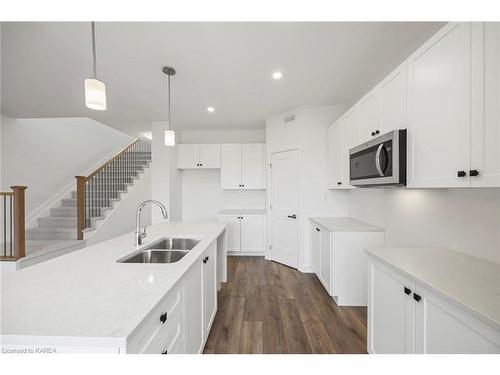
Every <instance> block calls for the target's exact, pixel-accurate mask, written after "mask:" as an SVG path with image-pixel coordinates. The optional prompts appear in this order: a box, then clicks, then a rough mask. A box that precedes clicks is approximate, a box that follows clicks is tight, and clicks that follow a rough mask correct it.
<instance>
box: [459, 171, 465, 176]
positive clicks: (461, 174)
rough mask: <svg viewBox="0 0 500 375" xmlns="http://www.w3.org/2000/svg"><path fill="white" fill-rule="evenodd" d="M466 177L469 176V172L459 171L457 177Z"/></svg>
mask: <svg viewBox="0 0 500 375" xmlns="http://www.w3.org/2000/svg"><path fill="white" fill-rule="evenodd" d="M465 176H467V172H465V171H458V172H457V177H465Z"/></svg>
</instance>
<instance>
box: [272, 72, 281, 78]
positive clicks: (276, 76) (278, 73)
mask: <svg viewBox="0 0 500 375" xmlns="http://www.w3.org/2000/svg"><path fill="white" fill-rule="evenodd" d="M281 77H283V73H281V72H274V73H273V79H281Z"/></svg>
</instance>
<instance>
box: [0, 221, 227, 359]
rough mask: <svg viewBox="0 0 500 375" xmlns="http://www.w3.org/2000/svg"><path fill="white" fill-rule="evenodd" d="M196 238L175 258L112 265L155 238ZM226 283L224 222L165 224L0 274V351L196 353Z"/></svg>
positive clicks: (205, 336) (203, 339)
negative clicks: (137, 242) (138, 237)
mask: <svg viewBox="0 0 500 375" xmlns="http://www.w3.org/2000/svg"><path fill="white" fill-rule="evenodd" d="M165 236H167V237H174V238H193V239H197V240H199V241H200V242H199V243H198V244H197V245H196V246H195V247H193V248H192V249H191V250H190V251H189V252H188V253H187V254H186V255H185V256H184V257H183V258H182V259H180V260H179V261H177V262H175V263H170V264H160V263H156V264H153V263H144V264H143V263H118V262H117V260H119V259H121V258H123V257H125V256H127V255H129V254H131V253H133V252H134V251H137V250H138V249H141V248H145V247H147V246H148V245H149V244H151V243H153V242H154V241H157V240H159V239H161V238H162V237H165ZM225 281H226V241H225V224H224V223H219V222H170V223H161V224H157V225H153V226H151V227H149V228H148V237H146V238H145V240H144V243H143V245H141V246H139V247H136V246H134V233H128V234H125V235H122V236H119V237H116V238H113V239H110V240H107V241H104V242H101V243H98V244H95V245H93V246H89V247H86V248H83V249H81V250H78V251H76V252H73V253H70V254H67V255H64V256H61V257H58V258H54V259H51V260H49V261H46V262H43V263H40V264H37V265H34V266H31V267H28V268H25V269H21V270H19V271H17V272H14V273H6V274H3V275H2V286H1V292H2V294H1V327H0V340H1V346H2V350H3V351H4V352H6V351H17V350H20V351H23V350H24V351H25V350H28V351H33V350H35V351H36V350H49V351H50V350H54V351H56V352H115V353H199V352H201V351H202V350H203V346H204V343H205V341H206V338H207V337H208V333H209V332H210V327H211V324H212V322H213V318H214V317H215V313H216V311H217V297H216V292H217V290H216V289H217V286H218V285H220V283H221V282H225Z"/></svg>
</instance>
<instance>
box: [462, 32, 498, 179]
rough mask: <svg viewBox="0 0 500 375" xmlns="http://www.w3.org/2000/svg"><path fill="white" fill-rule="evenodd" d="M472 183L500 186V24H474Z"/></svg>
mask: <svg viewBox="0 0 500 375" xmlns="http://www.w3.org/2000/svg"><path fill="white" fill-rule="evenodd" d="M472 48H473V49H472V69H471V71H472V75H473V76H472V82H473V86H472V97H471V102H472V126H471V163H470V168H471V171H470V172H469V174H470V183H471V186H473V187H499V186H500V23H499V22H487V23H473V24H472Z"/></svg>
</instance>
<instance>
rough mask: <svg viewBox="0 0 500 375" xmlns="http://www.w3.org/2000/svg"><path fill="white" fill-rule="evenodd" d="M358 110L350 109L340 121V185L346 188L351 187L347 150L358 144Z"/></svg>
mask: <svg viewBox="0 0 500 375" xmlns="http://www.w3.org/2000/svg"><path fill="white" fill-rule="evenodd" d="M358 117H359V116H358V112H357V111H356V110H353V111H351V112H350V113H348V114H346V115H345V116H344V117H343V122H342V127H341V130H342V155H341V159H342V160H341V164H342V180H341V182H342V186H344V187H346V188H352V187H353V186H351V185H349V170H350V169H349V164H350V160H349V150H350V149H351V148H353V147H356V146H358V145H359V143H360V142H359V137H358V135H359V132H358V124H359V122H358Z"/></svg>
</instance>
